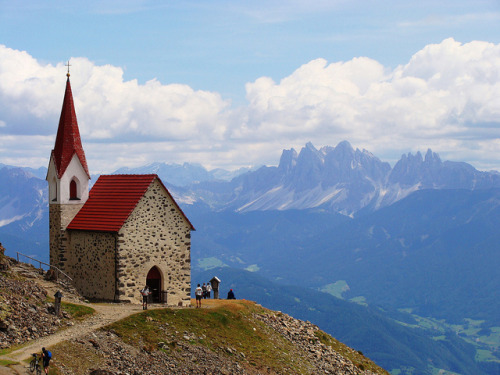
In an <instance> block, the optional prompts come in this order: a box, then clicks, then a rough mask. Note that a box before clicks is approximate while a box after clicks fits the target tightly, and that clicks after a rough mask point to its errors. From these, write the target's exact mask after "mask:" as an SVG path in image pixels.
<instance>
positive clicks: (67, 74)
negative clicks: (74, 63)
mask: <svg viewBox="0 0 500 375" xmlns="http://www.w3.org/2000/svg"><path fill="white" fill-rule="evenodd" d="M66 66H67V67H68V73H66V77H68V78H69V67H70V66H71V65H70V64H69V60H68V63H67V64H66Z"/></svg>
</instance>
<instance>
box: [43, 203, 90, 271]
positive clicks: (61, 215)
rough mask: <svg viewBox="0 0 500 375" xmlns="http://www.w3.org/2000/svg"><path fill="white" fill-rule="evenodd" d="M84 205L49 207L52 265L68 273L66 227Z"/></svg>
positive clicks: (51, 205)
mask: <svg viewBox="0 0 500 375" xmlns="http://www.w3.org/2000/svg"><path fill="white" fill-rule="evenodd" d="M82 206H83V204H50V205H49V240H50V264H52V265H54V266H56V267H58V268H59V269H61V270H62V271H63V272H66V265H67V260H68V258H67V256H68V255H67V251H68V235H67V232H66V227H67V226H68V225H69V223H70V222H71V220H73V218H74V217H75V215H76V214H77V213H78V211H80V209H81V208H82Z"/></svg>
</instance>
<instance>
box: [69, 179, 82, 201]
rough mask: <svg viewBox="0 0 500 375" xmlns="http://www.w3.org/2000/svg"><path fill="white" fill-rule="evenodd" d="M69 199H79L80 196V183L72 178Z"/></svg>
mask: <svg viewBox="0 0 500 375" xmlns="http://www.w3.org/2000/svg"><path fill="white" fill-rule="evenodd" d="M69 200H71V201H78V200H80V198H79V197H78V185H77V184H76V181H75V180H71V182H70V183H69Z"/></svg>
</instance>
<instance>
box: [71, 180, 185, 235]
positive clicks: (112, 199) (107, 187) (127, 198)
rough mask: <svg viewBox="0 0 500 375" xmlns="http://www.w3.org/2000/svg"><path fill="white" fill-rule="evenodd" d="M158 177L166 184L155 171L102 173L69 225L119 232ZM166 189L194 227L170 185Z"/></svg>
mask: <svg viewBox="0 0 500 375" xmlns="http://www.w3.org/2000/svg"><path fill="white" fill-rule="evenodd" d="M155 179H158V181H159V182H160V183H161V184H162V186H163V187H164V188H165V186H164V185H163V183H162V182H161V180H160V178H159V177H158V175H156V174H130V175H101V176H100V177H99V179H98V180H97V181H96V183H95V184H94V186H93V187H92V190H91V191H90V194H89V199H88V200H87V202H86V203H85V204H84V205H83V207H82V208H81V209H80V211H79V212H78V214H77V215H76V216H75V218H74V219H73V220H72V221H71V223H70V224H69V225H68V229H77V230H89V231H102V232H118V231H119V230H120V228H121V227H122V226H123V224H124V223H125V221H126V220H127V218H128V217H129V216H130V214H131V213H132V211H133V210H134V209H135V207H136V206H137V203H138V202H139V200H140V199H141V198H142V196H143V195H144V194H145V193H146V190H147V189H148V187H149V186H150V185H151V183H152V182H153V181H154V180H155ZM165 190H166V192H167V194H168V195H169V196H170V197H171V198H172V201H173V202H174V203H175V205H176V206H177V208H178V209H179V211H180V212H181V214H182V215H183V216H184V218H185V219H186V220H187V222H188V223H189V225H190V227H191V229H192V230H194V227H193V225H192V224H191V222H190V221H189V219H188V218H187V217H186V215H184V213H183V212H182V210H181V209H180V207H179V206H178V205H177V203H176V202H175V200H174V199H173V197H172V196H171V195H170V193H169V191H168V190H167V188H165Z"/></svg>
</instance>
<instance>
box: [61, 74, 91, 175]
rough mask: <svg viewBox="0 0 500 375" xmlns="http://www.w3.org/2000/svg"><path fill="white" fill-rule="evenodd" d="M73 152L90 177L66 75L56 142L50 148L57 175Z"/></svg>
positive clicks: (62, 170) (63, 170) (64, 169)
mask: <svg viewBox="0 0 500 375" xmlns="http://www.w3.org/2000/svg"><path fill="white" fill-rule="evenodd" d="M74 154H76V155H77V156H78V159H80V163H81V164H82V166H83V169H84V170H85V173H87V176H88V177H89V178H90V173H89V169H88V167H87V160H86V159H85V153H84V151H83V147H82V141H81V139H80V131H79V130H78V122H77V120H76V112H75V105H74V103H73V94H72V93H71V85H70V83H69V77H68V80H67V81H66V92H65V93H64V100H63V106H62V110H61V117H60V118H59V127H58V128H57V137H56V144H55V146H54V149H53V150H52V156H53V157H54V161H55V163H56V169H57V177H59V178H61V176H62V175H63V174H64V172H65V171H66V168H68V165H69V163H70V161H71V158H73V155H74Z"/></svg>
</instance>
